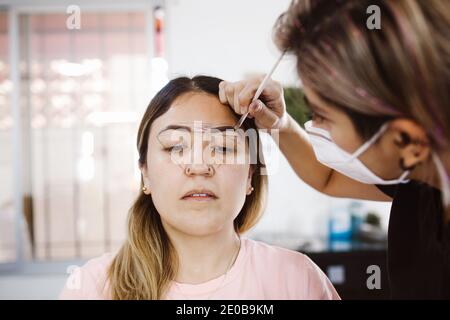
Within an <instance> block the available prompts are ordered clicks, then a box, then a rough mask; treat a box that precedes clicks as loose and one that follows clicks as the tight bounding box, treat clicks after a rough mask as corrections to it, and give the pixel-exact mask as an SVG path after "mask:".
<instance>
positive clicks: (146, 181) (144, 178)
mask: <svg viewBox="0 0 450 320" xmlns="http://www.w3.org/2000/svg"><path fill="white" fill-rule="evenodd" d="M139 170H140V171H141V176H142V184H143V186H142V187H145V188H146V189H145V190H142V192H144V193H145V194H150V192H151V191H150V190H151V189H150V179H149V177H148V172H147V165H145V164H141V163H139Z"/></svg>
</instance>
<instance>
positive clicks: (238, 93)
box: [219, 78, 392, 201]
mask: <svg viewBox="0 0 450 320" xmlns="http://www.w3.org/2000/svg"><path fill="white" fill-rule="evenodd" d="M261 80H262V78H253V79H250V80H246V81H240V82H226V81H222V82H221V83H220V86H219V99H220V101H221V102H222V103H226V104H229V105H230V106H231V107H232V108H233V109H234V111H235V112H236V113H238V114H243V113H245V112H246V111H247V110H249V112H250V116H252V117H254V118H255V122H256V125H257V126H258V128H260V129H273V128H278V129H279V130H280V136H279V138H280V139H279V143H280V149H281V151H282V152H283V154H284V156H285V157H286V158H287V160H288V162H289V164H290V165H291V166H292V168H293V169H294V171H295V172H296V173H297V175H298V176H299V177H300V179H302V180H303V181H304V182H305V183H307V184H308V185H310V186H311V187H313V188H314V189H316V190H318V191H320V192H322V193H325V194H327V195H330V196H333V197H343V198H356V199H364V200H374V201H391V200H392V199H391V198H390V197H389V196H387V195H385V194H384V193H383V192H381V191H380V190H379V189H378V188H377V187H376V186H374V185H369V184H364V183H361V182H358V181H355V180H353V179H350V178H348V177H346V176H344V175H342V174H340V173H338V172H336V171H334V170H333V169H330V168H328V167H326V166H324V165H323V164H321V163H320V162H319V161H317V159H316V156H315V154H314V151H313V148H312V146H311V144H310V142H309V139H308V136H307V133H306V132H305V130H303V129H302V128H301V127H300V126H299V125H298V123H297V122H296V121H295V120H294V119H293V118H292V117H291V116H290V115H289V114H288V113H287V112H286V105H285V101H284V97H283V88H282V87H281V85H280V84H279V83H277V82H275V81H273V80H270V81H269V82H268V83H267V85H266V86H265V89H264V90H263V92H262V94H261V96H260V100H258V101H257V102H255V103H251V101H252V98H253V96H254V94H255V92H256V89H257V88H258V86H259V84H260V82H261Z"/></svg>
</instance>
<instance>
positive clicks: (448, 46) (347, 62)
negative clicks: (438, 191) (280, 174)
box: [274, 0, 450, 151]
mask: <svg viewBox="0 0 450 320" xmlns="http://www.w3.org/2000/svg"><path fill="white" fill-rule="evenodd" d="M371 5H376V6H378V8H379V9H380V12H381V29H379V30H377V29H373V30H371V29H369V28H368V27H367V25H366V22H367V19H368V18H369V16H370V15H369V14H368V13H367V8H368V7H369V6H371ZM274 33H275V42H276V43H277V45H278V46H279V48H280V49H281V50H287V51H289V52H290V53H293V54H294V55H295V56H296V57H297V68H298V73H299V75H300V78H301V79H302V81H303V83H304V84H305V85H307V86H308V87H310V88H311V89H313V90H314V91H315V92H316V93H317V94H318V95H319V96H320V97H321V98H322V99H324V100H325V101H327V102H329V103H331V104H332V105H334V106H336V107H337V108H340V109H341V110H343V111H344V112H346V113H347V114H348V115H349V116H350V118H351V119H352V121H353V124H354V126H355V128H356V129H357V131H358V132H359V133H360V134H361V135H362V136H363V138H368V137H369V136H370V135H372V134H374V133H375V131H376V130H377V129H378V128H379V127H380V126H381V124H382V123H383V122H385V121H386V120H387V119H389V118H394V117H405V118H410V119H413V120H414V121H416V122H417V123H419V124H420V125H422V126H423V128H425V129H426V130H427V131H428V135H429V137H430V140H431V141H432V145H433V147H434V148H435V150H436V151H438V150H442V149H448V147H449V141H450V108H449V103H450V38H449V35H450V11H449V10H448V1H445V0H426V1H425V0H422V1H419V0H395V1H382V0H357V1H355V0H353V1H352V0H339V1H330V0H294V1H293V2H292V3H291V5H290V7H289V9H288V10H287V11H286V12H285V13H284V14H282V15H281V16H280V17H279V19H278V21H277V23H276V25H275V28H274Z"/></svg>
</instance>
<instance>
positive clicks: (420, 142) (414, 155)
mask: <svg viewBox="0 0 450 320" xmlns="http://www.w3.org/2000/svg"><path fill="white" fill-rule="evenodd" d="M390 129H391V130H393V134H394V144H395V146H396V148H397V150H398V152H399V156H400V166H401V167H402V169H404V170H405V169H407V170H408V169H409V170H412V169H413V168H414V167H416V166H417V165H419V164H421V163H424V162H426V161H427V160H428V158H429V156H430V152H431V148H430V143H429V139H428V136H427V133H426V131H425V129H424V128H423V127H422V126H421V125H420V124H418V123H417V122H415V121H413V120H410V119H396V120H393V121H392V122H391V124H390Z"/></svg>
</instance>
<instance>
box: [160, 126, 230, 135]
mask: <svg viewBox="0 0 450 320" xmlns="http://www.w3.org/2000/svg"><path fill="white" fill-rule="evenodd" d="M208 129H214V130H219V131H226V130H233V131H234V126H231V125H230V126H219V127H208ZM167 130H185V131H188V132H192V128H191V127H189V126H183V125H177V124H172V125H169V126H167V127H165V128H164V129H162V130H161V131H160V132H159V134H161V133H162V132H164V131H167Z"/></svg>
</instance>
